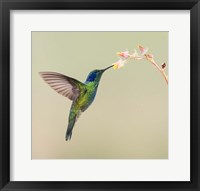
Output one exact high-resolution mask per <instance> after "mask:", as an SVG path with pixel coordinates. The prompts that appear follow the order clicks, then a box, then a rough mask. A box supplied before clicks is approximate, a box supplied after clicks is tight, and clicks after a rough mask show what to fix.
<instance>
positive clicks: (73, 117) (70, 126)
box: [65, 112, 76, 141]
mask: <svg viewBox="0 0 200 191" xmlns="http://www.w3.org/2000/svg"><path fill="white" fill-rule="evenodd" d="M75 122H76V114H75V113H74V112H70V115H69V123H68V127H67V132H66V136H65V139H66V141H69V140H70V139H71V137H72V130H73V127H74V124H75Z"/></svg>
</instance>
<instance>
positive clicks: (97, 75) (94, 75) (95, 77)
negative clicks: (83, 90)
mask: <svg viewBox="0 0 200 191" xmlns="http://www.w3.org/2000/svg"><path fill="white" fill-rule="evenodd" d="M111 67H113V65H111V66H109V67H107V68H105V69H102V70H93V71H92V72H90V73H89V75H88V77H87V79H86V82H93V81H97V82H98V81H99V80H100V79H101V76H102V74H103V73H104V72H105V71H106V70H107V69H109V68H111Z"/></svg>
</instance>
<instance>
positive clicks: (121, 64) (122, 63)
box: [113, 59, 125, 69]
mask: <svg viewBox="0 0 200 191" xmlns="http://www.w3.org/2000/svg"><path fill="white" fill-rule="evenodd" d="M124 63H125V61H123V60H122V59H120V60H118V61H117V62H115V63H114V64H113V68H114V69H119V68H121V67H123V66H124Z"/></svg>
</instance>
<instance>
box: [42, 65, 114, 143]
mask: <svg viewBox="0 0 200 191" xmlns="http://www.w3.org/2000/svg"><path fill="white" fill-rule="evenodd" d="M111 67H113V66H109V67H107V68H105V69H103V70H94V71H92V72H90V73H89V75H88V77H87V79H86V81H85V83H82V82H80V81H78V80H76V79H74V78H71V77H68V76H65V75H63V74H60V73H56V72H40V75H41V76H42V78H43V79H44V80H45V82H47V83H48V84H49V85H50V86H51V87H52V88H53V89H54V90H55V91H56V92H57V93H59V94H61V95H63V96H65V97H67V98H69V99H70V100H72V106H71V109H70V113H69V118H68V127H67V132H66V137H65V138H66V140H70V139H71V136H72V130H73V127H74V124H75V122H76V120H77V119H78V117H79V116H80V114H81V112H84V111H85V110H86V109H87V108H88V107H89V106H90V105H91V104H92V102H93V101H94V98H95V96H96V92H97V88H98V85H99V82H100V79H101V76H102V74H103V72H104V71H106V70H107V69H109V68H111Z"/></svg>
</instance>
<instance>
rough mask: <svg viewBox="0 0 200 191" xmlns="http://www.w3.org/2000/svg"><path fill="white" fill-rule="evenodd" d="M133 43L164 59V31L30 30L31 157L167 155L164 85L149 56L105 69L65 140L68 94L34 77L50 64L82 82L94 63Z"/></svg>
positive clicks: (103, 61)
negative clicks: (86, 106)
mask: <svg viewBox="0 0 200 191" xmlns="http://www.w3.org/2000/svg"><path fill="white" fill-rule="evenodd" d="M138 44H141V45H144V46H146V47H148V48H149V52H150V53H152V54H153V55H154V57H155V60H156V61H157V62H158V63H159V64H161V63H163V62H166V63H167V65H168V32H32V159H166V158H168V87H167V85H166V83H165V81H164V79H163V78H162V76H161V74H160V73H159V72H158V71H157V70H156V69H155V68H154V67H153V66H152V65H151V64H149V63H148V62H147V61H132V62H130V63H129V64H127V65H126V66H125V67H124V68H122V69H119V70H113V69H110V70H108V71H106V72H105V73H104V75H103V77H102V79H101V82H100V85H99V88H98V92H97V96H96V99H95V101H94V102H93V104H92V105H91V106H90V107H89V109H88V110H87V111H85V112H84V113H83V114H82V115H81V117H80V118H79V120H78V122H77V123H76V125H75V128H74V131H73V135H72V139H71V141H69V142H66V141H65V132H66V128H67V125H68V114H69V109H70V106H71V101H70V100H68V99H67V98H65V97H63V96H61V95H59V94H58V93H56V92H55V91H54V90H53V89H51V88H50V87H49V86H48V85H47V84H46V83H45V82H44V81H43V80H42V78H41V77H40V76H39V74H38V72H40V71H54V72H60V73H63V74H65V75H68V76H71V77H73V78H76V79H78V80H80V81H82V82H84V81H85V79H86V76H87V75H88V73H89V72H90V71H92V70H93V69H102V68H105V67H107V66H109V65H111V64H112V63H114V62H115V61H117V60H118V57H117V56H116V52H118V51H124V50H126V48H128V49H129V50H130V51H133V50H134V48H136V47H137V45H138Z"/></svg>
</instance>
